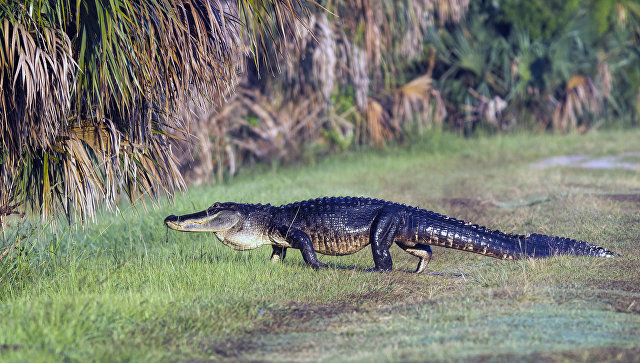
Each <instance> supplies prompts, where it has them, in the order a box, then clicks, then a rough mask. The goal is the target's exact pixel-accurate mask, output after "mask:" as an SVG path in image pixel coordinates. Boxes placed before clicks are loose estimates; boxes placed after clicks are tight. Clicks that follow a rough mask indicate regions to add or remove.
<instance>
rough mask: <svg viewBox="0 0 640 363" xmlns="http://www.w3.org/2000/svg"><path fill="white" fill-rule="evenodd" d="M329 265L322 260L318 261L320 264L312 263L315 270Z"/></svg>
mask: <svg viewBox="0 0 640 363" xmlns="http://www.w3.org/2000/svg"><path fill="white" fill-rule="evenodd" d="M327 267H329V265H327V264H326V263H322V262H318V264H315V265H311V268H313V269H314V270H316V271H317V270H321V269H323V268H327Z"/></svg>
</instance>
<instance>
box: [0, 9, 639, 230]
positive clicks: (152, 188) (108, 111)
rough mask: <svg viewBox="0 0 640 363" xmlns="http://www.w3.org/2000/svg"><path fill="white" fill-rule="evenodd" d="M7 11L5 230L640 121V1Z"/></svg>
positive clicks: (1, 207)
mask: <svg viewBox="0 0 640 363" xmlns="http://www.w3.org/2000/svg"><path fill="white" fill-rule="evenodd" d="M0 15H1V17H2V21H1V24H0V28H1V29H0V30H1V31H0V38H1V39H0V60H1V67H0V91H1V94H0V96H1V97H0V106H1V107H2V109H1V110H0V111H1V112H0V138H1V142H2V143H1V144H0V161H1V163H0V184H1V188H0V219H1V218H3V216H6V215H10V214H15V213H18V214H20V213H24V212H27V213H33V214H39V215H41V216H42V217H43V218H44V219H47V218H48V217H49V216H50V215H52V214H53V213H55V212H60V213H61V214H62V215H65V216H66V217H67V219H68V220H69V221H71V220H74V219H80V220H86V219H87V218H89V217H92V216H94V214H95V210H96V208H97V207H98V205H100V204H101V203H103V204H104V205H105V206H106V207H108V208H110V209H112V210H117V206H118V202H119V200H120V197H121V196H126V197H127V199H128V200H130V201H132V202H134V203H135V202H136V200H139V199H142V200H144V199H143V198H142V197H143V196H144V195H150V196H152V197H157V196H159V195H161V194H162V193H166V194H168V195H172V194H173V192H174V191H175V190H176V189H180V188H182V187H184V186H185V185H186V183H185V181H184V179H183V175H186V176H187V181H188V182H191V183H198V182H202V181H208V182H212V181H214V180H217V181H222V180H223V179H225V177H228V176H231V175H234V174H235V173H236V171H237V170H238V169H239V168H241V167H246V166H249V165H252V164H256V163H274V162H275V163H283V162H284V163H286V162H291V161H297V160H303V161H307V162H308V161H313V160H314V159H315V158H316V157H317V156H318V155H325V154H328V153H331V152H340V151H344V150H347V149H351V148H354V147H358V146H362V145H371V146H383V145H385V144H387V143H389V142H407V141H410V140H411V137H413V136H414V135H420V134H422V133H424V132H425V131H427V130H430V129H434V128H436V129H445V130H453V131H455V132H457V133H459V134H461V135H471V134H477V133H498V132H510V131H513V130H527V131H533V132H541V131H554V132H563V133H564V132H586V131H588V130H590V129H593V128H597V127H604V126H606V127H629V126H636V125H637V124H638V121H639V114H640V106H639V105H640V51H639V50H638V49H639V47H638V45H639V44H638V43H639V42H640V5H639V2H638V1H632V0H622V1H613V0H587V1H556V0H536V1H520V0H505V1H476V2H470V1H467V0H398V1H381V0H359V1H324V2H321V3H319V4H316V3H313V2H310V4H309V6H308V7H306V8H305V7H304V4H301V3H299V2H298V1H292V0H264V1H251V0H236V1H225V2H219V1H210V0H189V1H178V0H145V1H137V2H126V1H119V0H110V1H102V0H91V1H78V2H76V1H69V0H50V1H39V2H35V1H8V0H0ZM238 75H240V77H239V78H238ZM236 86H237V87H236ZM0 222H2V221H1V220H0Z"/></svg>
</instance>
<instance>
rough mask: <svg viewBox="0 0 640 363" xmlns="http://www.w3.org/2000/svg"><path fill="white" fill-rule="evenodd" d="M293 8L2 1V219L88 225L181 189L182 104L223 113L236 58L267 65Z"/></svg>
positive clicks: (268, 3)
mask: <svg viewBox="0 0 640 363" xmlns="http://www.w3.org/2000/svg"><path fill="white" fill-rule="evenodd" d="M301 7H302V5H301V4H300V2H299V1H298V0H237V1H224V2H223V1H215V0H141V1H135V2H129V1H121V0H109V1H105V0H82V1H71V0H48V1H47V0H45V1H33V0H27V1H12V0H0V19H1V20H0V141H1V143H0V217H2V216H6V215H9V214H12V213H17V212H20V211H21V210H27V211H34V212H38V213H40V214H41V215H42V216H43V217H48V216H50V215H51V214H52V213H53V212H58V211H63V212H64V213H65V215H66V216H67V218H69V219H71V218H73V217H80V218H81V219H82V220H84V219H86V218H88V217H91V216H93V215H94V212H95V210H96V207H97V205H98V203H103V202H104V203H105V204H106V206H107V207H109V208H112V209H115V208H117V202H118V200H119V197H120V195H121V194H122V193H124V194H125V195H126V196H127V197H128V199H129V200H131V201H133V202H135V201H136V200H137V199H139V198H140V197H141V196H143V195H145V194H148V195H151V196H157V195H159V193H161V192H166V193H168V194H171V192H172V191H174V190H176V189H179V188H181V187H183V185H184V182H183V179H182V177H181V175H180V173H179V171H178V168H177V164H176V161H175V158H174V155H173V152H172V145H171V142H170V140H171V139H172V138H181V137H183V136H184V134H185V132H187V130H186V128H185V125H184V123H183V121H182V118H181V116H182V112H183V109H182V108H183V107H182V105H184V104H186V103H187V102H188V101H190V100H193V99H200V100H202V99H206V100H207V101H208V102H211V103H213V104H218V105H219V104H221V103H222V102H223V100H224V98H225V97H226V96H227V95H228V94H229V93H230V92H231V91H232V89H233V87H234V85H235V84H236V72H237V71H238V70H239V69H241V68H242V67H243V62H244V56H245V55H246V54H248V53H251V54H253V56H254V57H258V56H260V55H261V54H263V51H262V50H263V49H264V48H265V47H266V45H267V44H268V43H269V42H271V41H273V40H275V39H276V37H277V34H278V33H282V32H284V31H285V29H286V27H287V26H289V25H290V24H293V23H295V22H296V21H297V19H299V18H298V15H297V14H298V13H299V11H300V10H301ZM274 25H276V26H274ZM273 29H275V31H274V30H273ZM196 96H197V97H196ZM0 222H1V221H0Z"/></svg>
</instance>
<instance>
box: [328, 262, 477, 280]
mask: <svg viewBox="0 0 640 363" xmlns="http://www.w3.org/2000/svg"><path fill="white" fill-rule="evenodd" d="M327 267H328V268H332V269H334V270H342V271H358V272H370V273H375V271H371V270H370V268H362V267H358V266H349V265H342V264H335V263H327ZM391 272H404V273H407V274H414V271H413V270H405V269H397V270H393V271H391ZM422 275H433V276H444V277H466V276H467V275H465V274H461V273H460V274H458V273H450V272H438V271H430V270H427V271H424V272H422Z"/></svg>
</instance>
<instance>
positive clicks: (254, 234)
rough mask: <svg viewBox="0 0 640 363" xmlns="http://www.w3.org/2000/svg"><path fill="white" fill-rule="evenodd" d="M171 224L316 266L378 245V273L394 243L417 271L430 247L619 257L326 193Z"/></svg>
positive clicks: (566, 241) (509, 256) (215, 210)
mask: <svg viewBox="0 0 640 363" xmlns="http://www.w3.org/2000/svg"><path fill="white" fill-rule="evenodd" d="M164 223H165V225H166V226H167V227H169V228H171V229H173V230H177V231H186V232H213V233H215V235H216V236H217V238H218V239H219V240H220V241H221V242H222V243H224V244H225V245H227V246H229V247H231V248H233V249H236V250H251V249H254V248H257V247H260V246H262V245H272V247H273V253H272V255H271V260H272V261H282V260H284V257H285V255H286V251H287V248H296V249H299V250H300V251H301V253H302V257H303V259H304V262H305V263H306V264H307V265H309V266H311V267H312V268H314V269H319V268H322V267H326V266H327V265H326V264H324V263H321V262H320V261H318V258H317V256H316V253H321V254H324V255H333V256H340V255H348V254H352V253H355V252H358V251H359V250H361V249H362V248H364V247H365V246H367V245H369V244H371V249H372V251H373V261H374V263H375V267H374V268H372V269H370V270H373V271H379V272H384V271H390V270H391V269H392V266H393V263H392V260H391V255H390V254H389V248H390V247H391V246H392V245H393V243H394V242H395V243H396V244H397V245H398V246H399V247H400V248H402V249H403V250H404V251H406V252H408V253H410V254H412V255H414V256H416V257H418V258H419V261H418V266H417V268H416V270H415V272H416V273H420V272H423V271H424V270H425V268H426V267H427V265H428V264H429V261H430V260H431V254H432V251H431V247H430V246H431V245H433V246H441V247H447V248H453V249H457V250H462V251H467V252H473V253H478V254H481V255H485V256H490V257H495V258H499V259H503V260H515V259H521V258H527V257H533V258H542V257H550V256H555V255H585V256H600V257H614V256H618V255H617V254H615V253H613V252H611V251H609V250H606V249H604V248H602V247H600V246H596V245H592V244H589V243H587V242H583V241H577V240H573V239H570V238H564V237H556V236H547V235H542V234H535V233H534V234H531V235H529V236H524V235H517V234H508V233H503V232H500V231H497V230H491V229H488V228H486V227H482V226H478V225H475V224H470V223H467V222H464V221H462V220H458V219H455V218H450V217H447V216H444V215H442V214H438V213H435V212H431V211H428V210H425V209H420V208H416V207H411V206H407V205H404V204H397V203H393V202H387V201H384V200H379V199H371V198H353V197H325V198H318V199H311V200H306V201H302V202H295V203H291V204H286V205H281V206H278V207H276V206H272V205H270V204H266V205H263V204H245V203H233V202H227V203H219V202H216V203H215V204H213V205H212V206H211V207H209V208H207V209H206V210H204V211H202V212H198V213H193V214H186V215H182V216H175V215H171V216H168V217H167V218H166V219H165V220H164Z"/></svg>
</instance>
